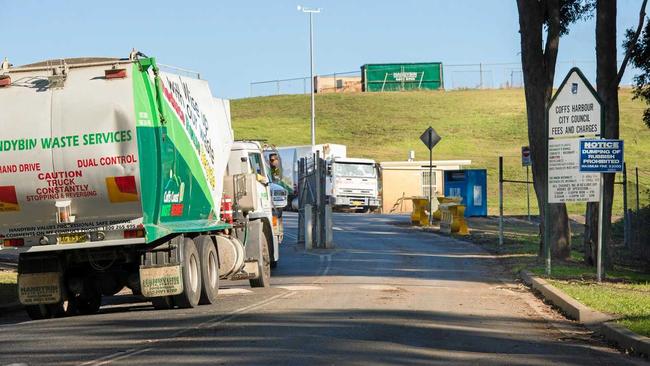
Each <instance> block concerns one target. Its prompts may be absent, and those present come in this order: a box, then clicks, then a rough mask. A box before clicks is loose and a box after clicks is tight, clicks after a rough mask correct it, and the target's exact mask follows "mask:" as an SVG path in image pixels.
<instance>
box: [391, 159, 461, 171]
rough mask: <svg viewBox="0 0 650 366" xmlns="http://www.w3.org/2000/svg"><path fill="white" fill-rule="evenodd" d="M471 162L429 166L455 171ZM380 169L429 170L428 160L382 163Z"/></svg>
mask: <svg viewBox="0 0 650 366" xmlns="http://www.w3.org/2000/svg"><path fill="white" fill-rule="evenodd" d="M471 164H472V161H471V160H433V161H432V163H431V165H432V167H433V168H438V169H445V168H447V169H449V168H451V169H455V167H461V166H467V165H471ZM379 165H380V166H381V168H382V169H400V170H405V169H406V170H410V169H413V170H419V169H423V168H429V161H428V160H418V161H383V162H381V163H379Z"/></svg>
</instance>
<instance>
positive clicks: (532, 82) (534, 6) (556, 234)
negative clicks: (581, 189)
mask: <svg viewBox="0 0 650 366" xmlns="http://www.w3.org/2000/svg"><path fill="white" fill-rule="evenodd" d="M517 9H518V11H519V34H520V38H521V64H522V70H523V75H524V91H525V95H526V112H527V114H528V140H529V144H530V151H531V159H532V163H533V164H532V170H533V186H534V188H535V195H536V197H537V203H538V207H540V217H542V218H543V217H545V212H544V204H543V203H544V185H545V182H546V180H547V156H548V144H547V141H546V131H545V112H546V105H547V103H548V102H549V101H550V99H551V94H552V92H553V80H554V79H555V65H556V62H557V54H558V48H559V44H560V37H561V36H563V35H565V34H567V33H568V32H569V26H570V25H571V24H572V23H574V22H576V21H578V20H580V19H584V18H587V17H589V16H590V14H591V13H592V9H593V3H592V2H590V1H582V0H517ZM548 209H549V217H550V218H551V219H550V221H549V222H545V221H544V220H542V222H541V225H540V232H544V226H545V225H549V228H550V229H551V230H549V232H550V233H551V236H550V238H544V240H548V241H549V243H550V244H551V249H552V250H551V253H552V256H553V257H555V258H562V259H565V258H568V257H569V255H570V253H571V227H570V226H569V217H568V214H567V209H566V205H564V204H550V205H549V207H548ZM541 253H542V242H540V254H541Z"/></svg>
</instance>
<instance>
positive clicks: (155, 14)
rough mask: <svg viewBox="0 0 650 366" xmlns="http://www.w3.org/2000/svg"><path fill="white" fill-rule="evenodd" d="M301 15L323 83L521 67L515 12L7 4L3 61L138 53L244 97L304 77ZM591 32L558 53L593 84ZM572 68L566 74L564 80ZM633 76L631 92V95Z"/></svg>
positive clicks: (425, 0)
mask: <svg viewBox="0 0 650 366" xmlns="http://www.w3.org/2000/svg"><path fill="white" fill-rule="evenodd" d="M618 2H619V14H618V17H617V22H618V32H619V35H618V36H619V39H621V40H622V35H623V33H624V30H625V28H628V27H630V26H634V25H635V24H636V22H637V19H638V7H639V6H640V3H641V0H619V1H618ZM298 4H302V5H305V6H318V7H322V8H323V12H322V13H321V14H318V15H316V18H315V36H316V48H315V49H316V70H317V72H318V73H321V74H326V73H331V72H339V71H352V70H358V69H359V67H360V66H361V65H362V64H364V63H377V62H417V61H442V62H443V63H444V64H448V65H452V64H465V63H479V62H480V63H485V64H489V63H501V62H512V61H515V62H516V61H519V58H520V56H519V54H518V53H519V35H518V33H517V31H518V19H517V8H516V4H515V1H514V0H483V1H481V0H454V1H451V0H446V1H443V0H419V1H415V0H400V1H384V0H373V1H371V0H364V1H350V0H348V1H345V0H320V1H318V2H314V1H312V0H309V1H308V2H302V1H301V0H291V1H286V0H273V1H272V0H266V1H264V0H255V1H244V0H240V1H208V0H204V1H190V0H187V1H183V2H180V1H166V0H157V1H119V0H112V1H101V2H99V1H97V2H95V1H76V0H74V1H73V0H70V1H60V2H54V1H37V0H22V1H16V0H14V1H9V0H0V9H2V10H1V13H2V21H1V22H0V34H2V38H1V39H2V42H0V57H5V56H6V57H9V59H10V61H11V62H12V63H14V64H16V65H19V64H24V63H30V62H34V61H39V60H43V59H48V58H60V57H76V56H105V55H106V56H120V57H125V56H127V55H128V52H129V50H130V49H131V48H132V47H137V48H138V49H139V50H141V51H143V52H145V53H146V54H148V55H154V56H156V57H157V58H158V60H159V62H162V63H165V64H171V65H176V66H180V67H184V68H188V69H192V70H197V71H200V72H201V74H202V77H203V78H205V79H207V80H208V81H209V82H210V85H211V87H212V90H213V93H214V94H215V95H216V96H220V97H226V98H239V97H245V96H248V94H249V83H250V82H251V81H259V80H269V79H276V78H290V77H300V76H304V75H308V73H309V58H308V57H309V53H308V18H307V16H306V15H305V14H303V13H301V12H299V11H298V10H297V9H296V6H297V5H298ZM594 26H595V21H594V20H593V19H592V20H589V21H586V22H581V23H579V24H576V25H574V26H573V28H572V29H571V33H570V34H569V35H568V36H566V37H564V38H563V39H562V40H561V42H560V55H559V60H560V61H571V60H577V61H578V62H577V63H576V64H577V65H578V66H580V67H581V68H583V71H585V73H586V74H587V75H593V74H594V72H595V64H594V63H593V62H594V60H595V54H594V53H595V51H594V49H595V36H594ZM619 44H620V42H619ZM619 49H620V47H619ZM582 61H586V62H582ZM570 66H572V65H571V64H570V63H567V64H562V65H560V68H559V69H558V74H564V73H566V71H567V70H568V68H569V67H570ZM512 68H513V69H514V68H516V67H514V66H513V67H512ZM453 70H460V69H458V68H456V69H454V68H453V67H449V68H448V71H450V72H451V73H448V77H452V76H454V75H456V78H457V79H458V78H461V76H463V75H465V76H467V75H466V74H464V73H462V71H458V72H457V73H456V72H453ZM508 72H509V71H508V70H505V69H504V70H500V69H499V70H496V69H495V70H494V72H493V73H494V75H487V76H489V77H490V78H491V79H492V80H493V81H492V83H494V84H495V85H496V84H498V83H500V81H501V77H502V76H503V77H504V78H506V79H507V76H506V73H508ZM502 74H503V75H502ZM632 74H633V73H630V72H628V73H627V75H626V77H625V79H624V80H623V83H628V84H629V82H630V79H631V76H632ZM476 75H478V74H471V73H470V77H477V76H476ZM562 76H563V75H562ZM558 78H561V76H558ZM456 82H457V83H458V82H459V81H458V80H456Z"/></svg>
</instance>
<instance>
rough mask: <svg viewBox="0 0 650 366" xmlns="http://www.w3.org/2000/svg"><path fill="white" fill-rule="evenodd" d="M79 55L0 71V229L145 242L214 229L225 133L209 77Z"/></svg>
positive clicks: (225, 120) (30, 236)
mask: <svg viewBox="0 0 650 366" xmlns="http://www.w3.org/2000/svg"><path fill="white" fill-rule="evenodd" d="M85 62H86V63H75V62H74V60H72V61H68V63H67V66H65V67H60V65H63V64H62V63H60V62H53V63H51V65H57V66H47V65H46V66H42V65H44V64H45V63H42V65H41V66H34V67H22V68H14V69H9V70H8V71H4V72H3V73H4V75H5V76H4V77H5V78H6V77H7V76H8V77H10V78H11V84H10V85H9V86H5V87H1V88H0V127H1V129H0V131H1V132H0V236H4V237H5V238H24V240H26V244H27V245H32V244H35V243H34V240H37V239H38V238H42V237H44V236H46V237H50V239H53V240H54V242H56V241H57V237H60V236H61V233H69V232H74V231H76V232H90V231H97V230H106V231H116V232H120V233H121V232H122V231H123V230H126V229H133V228H144V229H145V231H146V241H148V242H150V241H153V240H155V239H158V238H161V237H163V236H165V235H168V234H171V233H174V232H187V231H192V230H204V229H211V228H212V229H213V228H216V227H218V226H219V225H221V226H222V224H221V223H220V222H219V208H220V201H221V194H222V190H223V183H222V180H223V179H222V178H221V177H222V176H223V174H224V172H225V167H226V163H227V160H228V156H229V152H230V146H231V145H232V130H231V127H230V120H229V111H228V113H224V111H222V110H220V109H219V108H218V104H217V103H215V102H214V100H213V98H212V94H211V92H210V89H209V86H208V84H207V82H205V81H202V80H198V79H193V78H189V77H185V76H179V75H175V74H171V73H164V72H160V73H159V74H158V75H159V76H158V82H156V76H155V74H154V69H156V67H155V61H154V60H153V59H148V58H147V59H141V60H139V61H119V60H117V59H115V60H110V61H102V62H87V61H85ZM64 68H65V70H64ZM35 238H36V239H35ZM1 243H2V242H0V244H1ZM50 243H52V241H50ZM36 244H38V243H36Z"/></svg>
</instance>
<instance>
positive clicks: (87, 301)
mask: <svg viewBox="0 0 650 366" xmlns="http://www.w3.org/2000/svg"><path fill="white" fill-rule="evenodd" d="M101 305H102V294H101V292H100V291H99V289H96V288H86V289H85V291H84V293H83V294H82V295H81V296H78V297H76V298H75V299H74V300H72V304H70V305H68V306H74V309H75V310H76V311H77V313H79V314H81V315H91V314H97V312H99V308H100V307H101Z"/></svg>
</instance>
